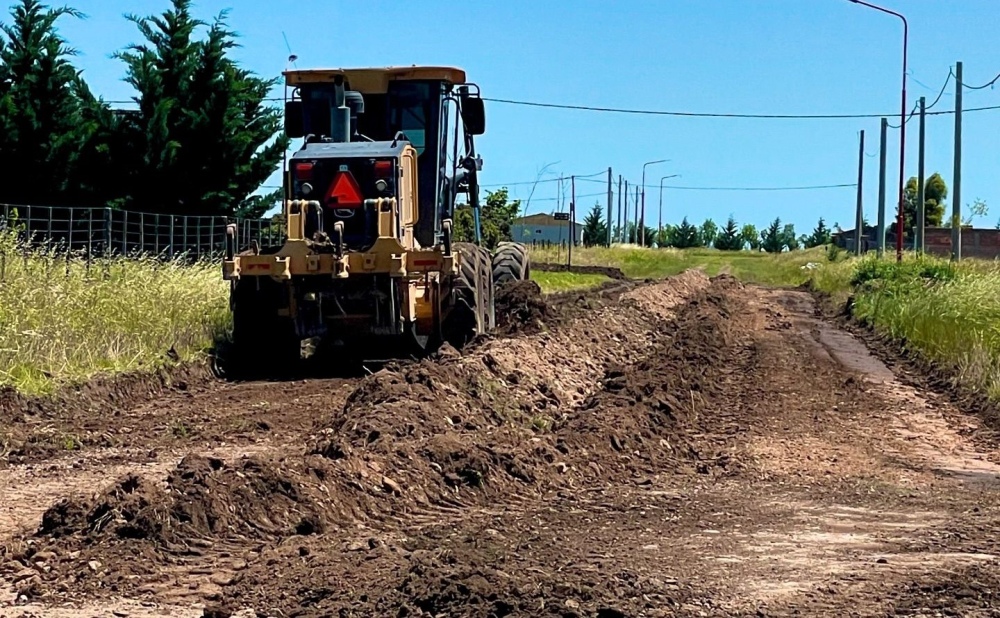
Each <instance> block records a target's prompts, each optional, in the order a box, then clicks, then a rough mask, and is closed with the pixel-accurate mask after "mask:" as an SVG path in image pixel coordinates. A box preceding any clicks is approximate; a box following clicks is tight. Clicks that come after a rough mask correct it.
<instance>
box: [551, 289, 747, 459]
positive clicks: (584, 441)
mask: <svg viewBox="0 0 1000 618" xmlns="http://www.w3.org/2000/svg"><path fill="white" fill-rule="evenodd" d="M741 287H742V286H741V284H740V283H739V282H738V281H736V280H733V279H730V278H718V279H716V280H715V281H714V285H713V286H712V287H710V288H708V289H707V290H705V291H704V292H702V293H700V294H698V295H696V296H695V297H694V298H693V299H691V300H689V301H688V302H687V303H686V304H685V305H683V306H682V308H681V309H680V310H679V311H678V313H677V315H676V317H675V318H674V319H672V320H670V321H669V322H668V324H667V325H666V326H665V327H664V328H663V329H661V330H660V331H659V332H657V333H656V334H654V335H653V341H652V342H651V343H652V345H651V346H650V347H651V350H650V352H649V354H648V356H646V357H645V358H644V359H642V360H640V361H639V362H637V363H634V364H632V365H627V366H624V365H614V366H610V367H608V368H607V370H606V372H605V375H604V380H603V385H602V389H601V390H600V391H598V392H596V393H594V394H593V395H592V396H591V397H589V398H588V399H587V400H586V401H585V402H584V403H583V404H582V405H581V406H580V410H579V411H578V412H577V413H576V414H575V415H573V416H572V417H571V418H569V419H568V420H567V421H566V422H565V423H562V424H560V425H559V426H557V427H556V431H557V433H558V434H559V435H560V444H559V445H560V447H561V449H562V450H564V451H565V452H566V453H567V454H571V455H574V456H575V457H574V459H577V460H579V464H580V465H582V466H586V467H589V468H590V469H592V470H594V471H597V472H599V473H600V474H602V475H607V474H609V473H610V472H612V471H613V470H617V471H619V472H625V473H630V474H635V473H638V472H646V473H652V472H654V471H656V470H663V469H664V464H665V463H666V461H671V460H673V463H671V464H670V466H669V467H670V468H678V469H690V470H694V471H697V472H700V473H708V472H710V471H711V470H712V469H715V470H716V471H720V470H724V469H725V468H727V467H728V466H729V465H730V463H731V462H730V459H729V456H728V455H727V454H726V453H724V452H715V451H714V450H713V449H712V448H711V444H712V443H713V442H717V443H719V444H727V443H729V442H730V438H731V436H730V435H728V433H729V431H728V430H729V429H732V431H736V430H737V429H736V428H735V427H733V428H726V427H719V426H718V425H719V423H717V422H716V419H715V418H713V417H714V415H715V411H716V409H717V408H718V407H720V406H725V405H726V403H727V402H726V385H727V382H729V381H731V380H732V377H733V373H734V372H735V371H738V369H739V367H740V365H741V364H742V363H743V362H744V360H743V358H744V357H745V356H746V351H745V349H744V346H743V345H742V343H741V342H740V341H738V340H736V339H734V338H733V337H731V336H730V333H731V331H732V330H733V327H732V324H731V321H732V316H734V315H739V314H740V313H741V312H743V311H744V307H741V306H740V303H741V300H740V296H739V294H732V293H730V292H731V291H732V290H734V289H738V288H741ZM720 430H722V432H723V433H727V435H718V436H715V437H714V438H713V437H710V436H711V434H712V433H713V432H716V433H717V432H719V431H720ZM694 436H697V440H696V439H694ZM706 438H709V439H708V440H706ZM696 443H697V444H698V447H697V448H696V447H695V444H696ZM706 449H708V450H707V451H706ZM598 462H599V463H598Z"/></svg>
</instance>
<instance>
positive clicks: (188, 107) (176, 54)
mask: <svg viewBox="0 0 1000 618" xmlns="http://www.w3.org/2000/svg"><path fill="white" fill-rule="evenodd" d="M64 16H73V17H80V14H79V13H78V12H76V11H74V10H72V9H70V8H59V9H50V8H48V7H47V6H46V5H43V4H42V3H41V2H40V0H19V2H18V4H17V5H15V7H14V8H13V9H12V11H11V20H10V22H9V23H4V24H2V26H0V168H2V169H4V170H5V173H9V174H10V175H11V177H12V178H17V179H18V181H17V182H16V183H15V182H12V183H4V186H2V187H0V201H5V202H14V203H25V204H55V205H63V204H66V205H84V206H112V207H124V208H135V209H142V210H145V211H152V212H164V213H175V214H206V215H216V214H222V215H232V214H238V215H241V216H259V215H261V214H263V212H264V211H266V210H267V209H269V208H270V206H271V205H272V204H273V202H274V201H275V199H276V195H275V194H270V195H253V194H254V193H255V192H256V191H257V190H258V189H259V188H260V186H261V185H262V184H263V183H264V181H265V180H266V179H267V178H268V177H269V176H270V175H271V174H272V173H273V172H274V170H275V169H276V168H277V166H278V163H279V162H280V161H281V157H282V154H283V153H284V151H285V150H286V148H287V146H288V144H289V140H288V138H287V137H285V136H284V135H281V134H279V129H280V128H281V111H280V110H279V109H277V108H274V107H269V106H267V105H266V104H265V103H266V99H267V97H268V95H269V93H270V90H271V88H272V87H273V86H274V85H275V84H276V83H277V80H265V79H261V78H259V77H256V76H255V75H253V74H252V73H251V72H249V71H247V70H245V69H242V68H240V66H239V65H237V63H236V62H235V61H234V60H233V59H231V58H230V57H229V52H230V50H232V49H233V48H234V47H236V42H235V38H236V35H235V33H233V32H231V31H230V30H228V29H227V27H226V24H225V14H224V13H223V14H221V15H219V17H218V18H216V19H215V20H214V21H213V22H212V23H211V24H205V23H204V22H202V21H200V20H197V19H195V18H194V17H193V16H192V14H191V2H190V0H172V2H171V8H170V9H169V10H167V11H165V12H164V13H163V14H162V15H159V16H154V17H146V18H140V17H136V16H133V15H129V16H128V19H129V20H130V21H132V22H133V23H134V24H135V25H136V26H137V28H138V31H139V34H140V35H141V36H142V38H143V39H144V42H143V43H137V44H133V45H130V46H128V47H127V48H126V49H125V50H123V51H120V52H119V53H117V54H115V57H116V58H118V59H119V60H121V61H122V62H123V63H124V65H125V70H126V74H125V81H126V83H128V84H129V85H131V86H132V87H133V88H134V89H135V90H136V91H137V96H136V97H135V102H136V104H137V105H138V109H137V110H135V111H115V110H112V109H111V108H110V107H109V106H108V105H107V104H105V103H104V102H103V101H102V100H100V99H99V98H97V97H96V96H95V95H94V94H93V93H92V92H91V91H90V89H89V88H88V87H87V84H86V83H85V82H84V81H83V80H82V79H81V78H80V77H79V74H78V72H77V70H76V69H75V68H74V67H73V66H72V64H71V63H70V58H71V57H72V56H73V55H74V53H75V52H74V50H72V49H71V48H69V47H67V45H66V43H65V41H64V40H63V39H62V38H61V37H60V36H59V34H58V32H57V30H56V23H57V21H58V20H59V19H60V18H61V17H64ZM202 27H206V28H207V32H206V34H205V36H204V37H203V38H202V39H197V38H196V36H195V35H196V31H197V30H199V29H200V28H202Z"/></svg>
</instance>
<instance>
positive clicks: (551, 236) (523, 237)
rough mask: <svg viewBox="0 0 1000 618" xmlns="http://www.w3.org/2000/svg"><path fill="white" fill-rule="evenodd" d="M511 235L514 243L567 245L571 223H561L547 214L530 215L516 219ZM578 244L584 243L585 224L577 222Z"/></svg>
mask: <svg viewBox="0 0 1000 618" xmlns="http://www.w3.org/2000/svg"><path fill="white" fill-rule="evenodd" d="M510 235H511V238H512V239H513V240H514V242H519V243H524V244H526V245H530V244H553V245H558V244H565V243H566V242H568V241H569V238H570V222H569V221H559V220H557V219H556V218H555V217H554V216H552V215H550V214H546V213H539V214H537V215H528V216H527V217H521V218H520V219H515V220H514V223H513V224H511V226H510ZM574 237H575V238H576V244H577V245H579V244H582V243H583V224H582V223H579V222H577V224H576V233H575V234H574Z"/></svg>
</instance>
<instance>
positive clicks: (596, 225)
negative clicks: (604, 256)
mask: <svg viewBox="0 0 1000 618" xmlns="http://www.w3.org/2000/svg"><path fill="white" fill-rule="evenodd" d="M607 240H608V226H607V225H605V223H604V218H603V217H602V216H601V205H600V204H594V207H593V208H591V209H590V212H589V213H588V214H587V218H586V219H584V220H583V246H585V247H593V246H595V245H603V244H605V243H606V242H607Z"/></svg>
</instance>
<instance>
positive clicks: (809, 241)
mask: <svg viewBox="0 0 1000 618" xmlns="http://www.w3.org/2000/svg"><path fill="white" fill-rule="evenodd" d="M830 240H831V236H830V229H829V228H828V227H826V222H825V221H824V220H823V217H820V218H819V223H817V224H816V227H815V228H813V231H812V234H811V235H809V236H806V237H805V240H804V241H803V242H802V244H803V245H804V246H805V248H806V249H810V248H812V247H819V246H822V245H828V244H830Z"/></svg>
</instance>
